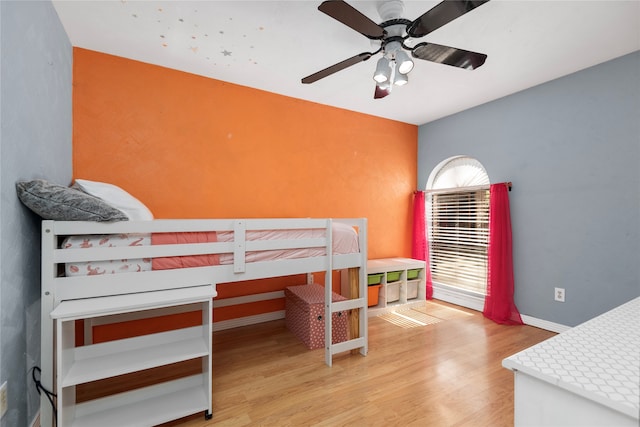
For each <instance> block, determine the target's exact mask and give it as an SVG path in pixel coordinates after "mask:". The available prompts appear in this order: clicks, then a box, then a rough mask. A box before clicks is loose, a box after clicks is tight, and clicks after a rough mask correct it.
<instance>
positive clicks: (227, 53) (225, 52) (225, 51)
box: [220, 49, 231, 56]
mask: <svg viewBox="0 0 640 427" xmlns="http://www.w3.org/2000/svg"><path fill="white" fill-rule="evenodd" d="M220 53H222V54H223V55H224V56H231V52H229V51H228V50H226V49H225V50H223V51H222V52H220Z"/></svg>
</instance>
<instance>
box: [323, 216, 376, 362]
mask: <svg viewBox="0 0 640 427" xmlns="http://www.w3.org/2000/svg"><path fill="white" fill-rule="evenodd" d="M329 229H331V227H330V226H329ZM366 234H367V227H366V223H365V225H364V227H362V228H361V229H360V230H358V239H359V245H360V257H361V262H360V267H351V268H349V269H348V270H347V271H346V275H343V277H346V278H347V280H348V281H349V287H348V289H349V291H348V292H342V294H343V295H342V296H344V297H346V298H347V299H346V300H343V301H335V302H334V301H333V297H332V293H333V283H332V282H333V280H332V271H333V265H332V264H333V262H332V257H327V258H328V260H329V261H328V262H329V265H328V267H327V271H326V274H325V285H324V292H325V295H324V301H325V305H324V314H325V315H324V331H325V336H324V340H325V352H324V359H325V363H326V364H327V366H331V365H332V362H333V355H334V354H337V353H342V352H345V351H349V350H351V351H352V352H355V351H356V350H359V353H360V354H361V355H363V356H366V355H367V352H368V348H369V344H368V343H369V338H368V327H367V308H368V300H367V268H366V266H367V235H366ZM327 240H328V242H327V248H328V250H331V249H330V248H332V247H333V246H332V245H333V242H332V239H331V236H329V238H328V239H327ZM343 280H344V279H343ZM342 311H344V312H347V313H350V314H349V316H348V317H347V319H348V327H349V339H348V340H347V341H343V342H340V343H335V344H333V342H332V341H333V340H332V331H333V325H332V320H333V313H337V312H342Z"/></svg>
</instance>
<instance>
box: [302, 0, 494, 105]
mask: <svg viewBox="0 0 640 427" xmlns="http://www.w3.org/2000/svg"><path fill="white" fill-rule="evenodd" d="M488 1H489V0H445V1H443V2H441V3H439V4H438V5H436V6H435V7H433V8H432V9H430V10H429V11H427V12H426V13H424V14H423V15H422V16H420V17H418V18H417V19H415V20H414V21H410V20H408V19H404V18H402V13H403V12H404V4H403V2H402V1H401V0H388V1H381V2H378V13H379V14H380V17H381V18H382V20H383V22H382V23H381V24H376V23H375V22H373V21H372V20H371V19H369V18H368V17H367V16H365V15H363V14H362V13H361V12H359V11H358V10H357V9H355V8H354V7H352V6H350V5H349V4H348V3H346V2H344V1H342V0H328V1H324V2H322V4H320V6H318V10H320V11H321V12H323V13H325V14H327V15H329V16H330V17H332V18H334V19H335V20H337V21H339V22H341V23H343V24H345V25H346V26H348V27H350V28H352V29H354V30H355V31H357V32H359V33H360V34H362V35H364V36H365V37H367V38H368V39H370V40H371V42H372V45H373V46H374V49H376V48H377V50H374V52H363V53H359V54H357V55H355V56H352V57H351V58H348V59H345V60H344V61H341V62H338V63H337V64H334V65H332V66H330V67H327V68H325V69H324V70H321V71H318V72H317V73H314V74H311V75H309V76H307V77H305V78H303V79H302V83H307V84H308V83H314V82H316V81H318V80H320V79H323V78H325V77H327V76H330V75H332V74H334V73H337V72H338V71H341V70H344V69H345V68H348V67H350V66H352V65H355V64H358V63H360V62H363V61H366V60H368V59H369V58H371V57H372V56H374V55H376V54H378V53H380V52H382V58H380V59H379V60H378V63H377V65H376V71H375V73H374V75H373V79H374V80H375V81H376V88H375V92H374V98H375V99H379V98H384V97H385V96H387V95H389V93H390V92H391V88H392V86H393V85H394V84H395V85H398V86H402V85H404V84H406V83H407V82H408V77H407V74H408V73H409V72H410V71H411V70H412V69H413V61H412V60H411V58H409V55H408V54H407V52H405V51H409V52H410V53H411V56H412V57H413V58H416V59H422V60H425V61H430V62H435V63H439V64H445V65H450V66H453V67H458V68H464V69H468V70H474V69H476V68H478V67H480V66H481V65H482V64H484V61H485V60H486V59H487V55H484V54H482V53H476V52H471V51H468V50H463V49H458V48H454V47H448V46H442V45H439V44H435V43H427V42H420V43H417V44H416V45H414V46H412V47H411V46H410V44H412V43H409V42H410V41H412V40H411V39H416V38H420V37H424V36H426V35H427V34H429V33H431V32H432V31H434V30H437V29H438V28H440V27H442V26H443V25H445V24H448V23H449V22H451V21H453V20H454V19H456V18H459V17H460V16H462V15H464V14H466V13H468V12H470V11H472V10H473V9H475V8H477V7H478V6H481V5H483V4H484V3H487V2H488Z"/></svg>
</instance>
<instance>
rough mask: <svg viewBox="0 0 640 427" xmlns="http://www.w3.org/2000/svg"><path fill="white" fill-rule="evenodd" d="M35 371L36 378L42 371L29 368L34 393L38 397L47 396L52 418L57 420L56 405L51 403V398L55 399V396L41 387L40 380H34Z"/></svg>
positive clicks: (35, 367)
mask: <svg viewBox="0 0 640 427" xmlns="http://www.w3.org/2000/svg"><path fill="white" fill-rule="evenodd" d="M36 371H38V376H40V375H41V374H42V370H41V369H40V368H39V367H37V366H34V367H33V368H31V378H33V382H34V383H35V385H36V391H37V392H38V394H40V395H42V393H44V395H45V396H47V399H49V402H50V403H51V408H53V417H54V419H57V418H58V411H57V410H56V404H55V403H54V402H53V398H54V397H57V395H56V394H55V393H53V392H51V391H49V390H47V389H46V388H44V387H43V386H42V383H41V382H40V380H39V379H37V378H36ZM41 392H42V393H41Z"/></svg>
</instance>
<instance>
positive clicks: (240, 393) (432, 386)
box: [166, 301, 555, 427]
mask: <svg viewBox="0 0 640 427" xmlns="http://www.w3.org/2000/svg"><path fill="white" fill-rule="evenodd" d="M400 314H401V315H402V316H398V315H393V316H386V317H371V318H369V353H368V355H367V356H366V357H365V356H361V355H359V354H355V355H354V354H347V353H345V354H341V355H337V356H334V361H333V366H332V367H328V366H326V365H325V364H324V352H323V350H307V348H306V347H305V346H304V344H302V342H300V341H299V340H298V339H297V338H296V337H295V336H294V335H292V334H291V333H290V332H289V331H288V330H287V329H286V328H285V326H284V320H278V321H273V322H268V323H263V324H260V325H253V326H249V327H243V328H236V329H231V330H227V331H220V332H216V333H214V344H213V345H214V361H213V363H214V374H213V413H214V415H213V418H212V419H211V420H208V421H207V420H205V419H204V416H203V415H202V414H197V415H195V416H192V417H190V418H186V419H183V420H180V421H177V422H173V423H170V424H166V426H169V425H171V426H183V427H204V426H311V425H314V426H437V427H439V426H443V427H451V426H470V427H471V426H473V427H479V426H491V427H500V426H512V425H513V374H512V373H511V372H510V371H508V370H507V369H505V368H503V367H502V366H501V362H502V359H503V358H505V357H507V356H509V355H511V354H513V353H515V352H518V351H520V350H522V349H525V348H527V347H530V346H531V345H533V344H536V343H538V342H540V341H543V340H545V339H547V338H549V337H551V336H553V335H555V334H554V333H552V332H549V331H545V330H542V329H537V328H534V327H531V326H502V325H498V324H495V323H493V322H492V321H489V320H486V319H485V318H483V316H482V314H481V313H478V312H476V311H472V310H467V309H464V308H461V307H458V306H454V305H450V304H446V303H443V302H439V301H429V302H426V303H425V306H424V308H419V311H418V310H412V311H411V312H402V313H400ZM403 316H404V317H403ZM407 318H408V319H407ZM411 319H413V320H411ZM415 320H418V321H419V322H421V324H419V323H416V322H415ZM432 322H433V323H432Z"/></svg>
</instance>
